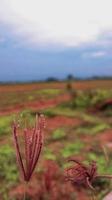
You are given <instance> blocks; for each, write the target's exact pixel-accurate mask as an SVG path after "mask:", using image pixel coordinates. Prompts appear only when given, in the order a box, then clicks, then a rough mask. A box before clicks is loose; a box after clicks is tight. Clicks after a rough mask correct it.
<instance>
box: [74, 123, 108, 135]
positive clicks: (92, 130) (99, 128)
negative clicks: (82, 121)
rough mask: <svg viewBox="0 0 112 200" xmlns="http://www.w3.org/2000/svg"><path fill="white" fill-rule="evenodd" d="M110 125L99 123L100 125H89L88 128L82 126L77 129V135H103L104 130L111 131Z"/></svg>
mask: <svg viewBox="0 0 112 200" xmlns="http://www.w3.org/2000/svg"><path fill="white" fill-rule="evenodd" d="M109 128H110V126H109V125H108V124H104V123H99V124H89V125H87V126H80V127H78V128H76V130H75V131H76V133H80V134H88V135H95V134H97V133H102V132H103V131H104V130H107V129H109Z"/></svg>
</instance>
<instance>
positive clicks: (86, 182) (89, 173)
mask: <svg viewBox="0 0 112 200" xmlns="http://www.w3.org/2000/svg"><path fill="white" fill-rule="evenodd" d="M68 161H73V162H75V163H76V164H75V165H74V166H73V167H70V168H68V169H67V170H66V180H68V181H71V182H72V183H73V184H76V185H79V186H81V185H83V186H85V187H89V188H90V189H94V188H93V186H92V182H93V181H94V179H95V178H96V176H97V166H96V163H95V162H94V161H93V162H92V163H91V164H90V165H89V166H86V165H84V164H83V163H81V162H79V161H77V160H75V159H70V160H68Z"/></svg>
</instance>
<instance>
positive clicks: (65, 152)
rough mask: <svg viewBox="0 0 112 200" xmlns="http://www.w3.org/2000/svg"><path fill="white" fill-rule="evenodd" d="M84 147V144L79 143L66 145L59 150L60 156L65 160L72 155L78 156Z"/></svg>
mask: <svg viewBox="0 0 112 200" xmlns="http://www.w3.org/2000/svg"><path fill="white" fill-rule="evenodd" d="M83 147H84V144H83V143H82V142H81V141H79V140H78V141H75V142H74V143H68V144H66V146H65V147H64V148H63V149H62V150H61V153H62V156H63V157H64V158H67V157H69V156H72V155H76V154H79V153H80V152H81V150H82V148H83Z"/></svg>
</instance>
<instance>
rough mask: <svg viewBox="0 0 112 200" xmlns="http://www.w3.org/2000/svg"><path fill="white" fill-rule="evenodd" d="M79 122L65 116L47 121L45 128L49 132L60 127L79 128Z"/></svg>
mask: <svg viewBox="0 0 112 200" xmlns="http://www.w3.org/2000/svg"><path fill="white" fill-rule="evenodd" d="M80 124H81V120H80V119H77V118H69V117H65V116H56V117H52V118H50V119H49V118H48V119H47V126H48V127H49V129H50V130H52V129H56V128H59V127H61V126H79V125H80Z"/></svg>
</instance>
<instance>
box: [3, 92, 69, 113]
mask: <svg viewBox="0 0 112 200" xmlns="http://www.w3.org/2000/svg"><path fill="white" fill-rule="evenodd" d="M69 99H70V96H69V95H67V94H66V95H60V96H58V97H55V98H53V99H49V100H41V101H32V102H30V103H25V104H24V103H23V104H22V105H16V106H13V107H12V106H11V107H9V108H7V109H6V110H2V111H0V115H9V114H12V113H18V112H20V111H22V110H23V109H32V110H36V109H37V111H38V110H42V109H45V108H49V107H54V106H56V105H58V104H60V103H61V102H65V101H68V100H69Z"/></svg>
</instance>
